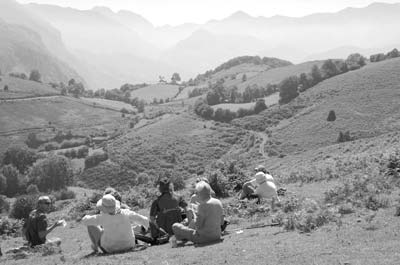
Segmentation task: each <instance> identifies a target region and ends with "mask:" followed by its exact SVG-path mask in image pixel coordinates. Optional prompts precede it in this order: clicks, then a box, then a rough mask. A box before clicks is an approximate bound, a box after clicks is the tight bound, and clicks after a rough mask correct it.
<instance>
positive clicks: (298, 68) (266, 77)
mask: <svg viewBox="0 0 400 265" xmlns="http://www.w3.org/2000/svg"><path fill="white" fill-rule="evenodd" d="M322 63H323V61H311V62H306V63H301V64H295V65H289V66H284V67H278V68H273V69H270V70H268V71H265V72H262V73H260V74H258V75H255V76H253V77H251V78H248V79H247V81H246V82H241V83H239V84H237V86H238V88H239V91H240V92H243V91H244V90H245V89H246V87H247V86H252V85H258V86H266V85H267V84H278V83H280V82H281V81H282V80H283V79H285V78H286V77H289V76H292V75H296V76H299V75H300V74H301V73H309V72H311V68H312V67H313V65H317V66H318V67H321V65H322Z"/></svg>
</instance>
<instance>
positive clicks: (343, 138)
mask: <svg viewBox="0 0 400 265" xmlns="http://www.w3.org/2000/svg"><path fill="white" fill-rule="evenodd" d="M352 140H353V137H351V136H350V132H349V131H346V132H345V133H343V132H339V137H338V139H337V142H338V143H343V142H348V141H352Z"/></svg>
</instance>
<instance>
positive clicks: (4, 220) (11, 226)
mask: <svg viewBox="0 0 400 265" xmlns="http://www.w3.org/2000/svg"><path fill="white" fill-rule="evenodd" d="M22 225H23V224H22V221H21V220H15V219H10V218H8V217H7V216H3V217H1V219H0V235H7V236H17V235H18V234H19V232H20V231H21V229H22Z"/></svg>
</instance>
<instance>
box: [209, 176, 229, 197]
mask: <svg viewBox="0 0 400 265" xmlns="http://www.w3.org/2000/svg"><path fill="white" fill-rule="evenodd" d="M208 182H209V183H210V186H211V188H212V189H213V190H214V192H215V195H216V196H217V197H227V196H229V185H228V184H229V181H228V179H227V178H226V177H225V176H224V175H223V174H222V173H221V172H219V171H215V172H213V173H211V174H210V175H209V176H208Z"/></svg>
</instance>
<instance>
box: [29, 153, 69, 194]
mask: <svg viewBox="0 0 400 265" xmlns="http://www.w3.org/2000/svg"><path fill="white" fill-rule="evenodd" d="M28 177H29V182H30V183H32V184H36V185H37V186H38V187H39V190H40V191H42V192H43V191H48V190H59V189H62V188H65V187H66V186H67V185H71V184H72V182H73V173H72V166H71V163H70V161H69V160H68V159H67V158H66V157H64V156H60V155H51V156H49V157H47V158H46V159H42V160H39V161H38V162H36V163H35V164H34V165H33V167H32V170H31V172H30V173H29V176H28Z"/></svg>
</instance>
